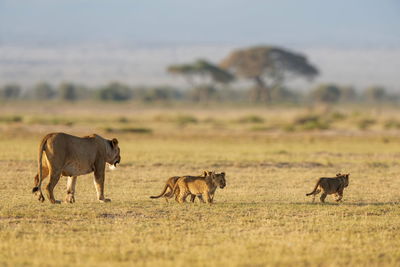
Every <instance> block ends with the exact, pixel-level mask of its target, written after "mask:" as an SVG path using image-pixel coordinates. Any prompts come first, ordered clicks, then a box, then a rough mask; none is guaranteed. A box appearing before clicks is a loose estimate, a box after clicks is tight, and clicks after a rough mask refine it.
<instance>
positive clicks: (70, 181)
mask: <svg viewBox="0 0 400 267" xmlns="http://www.w3.org/2000/svg"><path fill="white" fill-rule="evenodd" d="M76 180H77V177H76V176H69V177H68V178H67V196H66V197H65V202H68V203H74V202H75V185H76Z"/></svg>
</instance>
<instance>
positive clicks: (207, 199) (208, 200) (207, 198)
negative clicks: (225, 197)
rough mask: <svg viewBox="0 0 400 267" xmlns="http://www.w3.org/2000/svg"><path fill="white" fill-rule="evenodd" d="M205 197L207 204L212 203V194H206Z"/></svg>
mask: <svg viewBox="0 0 400 267" xmlns="http://www.w3.org/2000/svg"><path fill="white" fill-rule="evenodd" d="M204 197H205V198H206V202H207V203H210V204H211V203H212V199H211V196H210V192H206V193H205V194H204Z"/></svg>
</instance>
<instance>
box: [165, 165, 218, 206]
mask: <svg viewBox="0 0 400 267" xmlns="http://www.w3.org/2000/svg"><path fill="white" fill-rule="evenodd" d="M225 186H226V181H225V172H221V173H215V171H212V172H205V177H204V176H184V177H180V178H179V179H178V180H177V181H176V183H175V186H174V189H173V194H175V195H176V194H178V196H177V197H176V198H175V199H176V200H177V201H178V202H179V203H183V202H186V198H187V196H188V195H195V196H197V197H198V198H199V199H200V201H201V202H203V203H205V202H207V203H212V202H213V200H214V193H215V190H217V187H219V188H221V189H222V188H224V187H225ZM203 197H204V198H205V200H206V201H204V199H203Z"/></svg>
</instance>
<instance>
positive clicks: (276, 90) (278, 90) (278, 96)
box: [253, 86, 299, 102]
mask: <svg viewBox="0 0 400 267" xmlns="http://www.w3.org/2000/svg"><path fill="white" fill-rule="evenodd" d="M254 91H255V90H254ZM254 91H253V92H254ZM298 98H299V95H298V94H296V93H295V92H293V91H292V90H290V89H289V88H286V87H284V86H282V87H280V86H278V87H273V88H272V89H271V99H274V100H275V101H278V102H294V101H296V100H298Z"/></svg>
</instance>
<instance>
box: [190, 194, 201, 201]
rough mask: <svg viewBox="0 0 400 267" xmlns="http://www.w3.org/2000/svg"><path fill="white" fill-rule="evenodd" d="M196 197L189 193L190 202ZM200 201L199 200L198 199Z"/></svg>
mask: <svg viewBox="0 0 400 267" xmlns="http://www.w3.org/2000/svg"><path fill="white" fill-rule="evenodd" d="M195 198H196V195H193V194H191V195H190V202H192V203H194V199H195ZM200 201H201V200H200Z"/></svg>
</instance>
